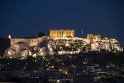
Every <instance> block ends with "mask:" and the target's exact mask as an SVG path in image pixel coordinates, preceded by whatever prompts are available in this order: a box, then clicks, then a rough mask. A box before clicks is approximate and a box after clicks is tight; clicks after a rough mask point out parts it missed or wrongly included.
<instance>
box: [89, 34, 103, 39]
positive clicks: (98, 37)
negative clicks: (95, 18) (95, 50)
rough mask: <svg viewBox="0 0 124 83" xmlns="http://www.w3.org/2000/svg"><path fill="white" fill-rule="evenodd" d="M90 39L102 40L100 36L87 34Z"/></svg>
mask: <svg viewBox="0 0 124 83" xmlns="http://www.w3.org/2000/svg"><path fill="white" fill-rule="evenodd" d="M87 38H88V39H101V36H100V35H94V34H87Z"/></svg>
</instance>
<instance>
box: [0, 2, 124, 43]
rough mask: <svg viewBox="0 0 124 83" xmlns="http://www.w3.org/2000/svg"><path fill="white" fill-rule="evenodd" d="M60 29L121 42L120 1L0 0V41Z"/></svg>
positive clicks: (122, 15)
mask: <svg viewBox="0 0 124 83" xmlns="http://www.w3.org/2000/svg"><path fill="white" fill-rule="evenodd" d="M60 28H64V29H67V28H72V29H75V31H76V36H80V37H86V34H88V33H93V34H100V35H103V36H107V37H114V38H117V39H118V40H119V41H121V42H124V36H123V32H124V0H49V1H48V0H0V37H7V36H8V35H9V34H11V35H12V37H25V36H26V37H27V36H33V35H36V36H37V34H38V33H39V32H44V33H45V34H46V35H49V29H60ZM82 29H83V30H84V34H83V35H82V34H81V33H82V32H81V31H82Z"/></svg>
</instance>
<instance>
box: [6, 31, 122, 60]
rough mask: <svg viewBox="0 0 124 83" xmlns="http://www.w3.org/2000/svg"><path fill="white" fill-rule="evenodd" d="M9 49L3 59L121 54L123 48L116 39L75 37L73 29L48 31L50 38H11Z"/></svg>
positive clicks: (94, 36) (90, 36) (97, 36)
mask: <svg viewBox="0 0 124 83" xmlns="http://www.w3.org/2000/svg"><path fill="white" fill-rule="evenodd" d="M9 38H10V45H11V46H10V47H9V48H8V49H7V50H6V51H5V54H4V57H9V58H10V57H11V58H16V57H18V56H19V57H20V56H21V57H26V56H34V57H36V56H45V55H54V54H57V55H63V54H79V53H84V52H85V53H87V52H91V51H96V52H102V51H103V50H105V51H106V52H114V53H118V52H122V51H123V48H122V47H121V45H120V44H119V42H118V40H117V39H114V38H107V37H101V35H94V34H87V37H86V38H81V37H75V30H73V29H50V36H42V37H36V38H12V37H10V36H9Z"/></svg>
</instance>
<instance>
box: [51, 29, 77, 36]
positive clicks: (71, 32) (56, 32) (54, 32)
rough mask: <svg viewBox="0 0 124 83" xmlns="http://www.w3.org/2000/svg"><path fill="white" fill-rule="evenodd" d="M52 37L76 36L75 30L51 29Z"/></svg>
mask: <svg viewBox="0 0 124 83" xmlns="http://www.w3.org/2000/svg"><path fill="white" fill-rule="evenodd" d="M50 36H51V37H74V36H75V31H74V30H73V29H50Z"/></svg>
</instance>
